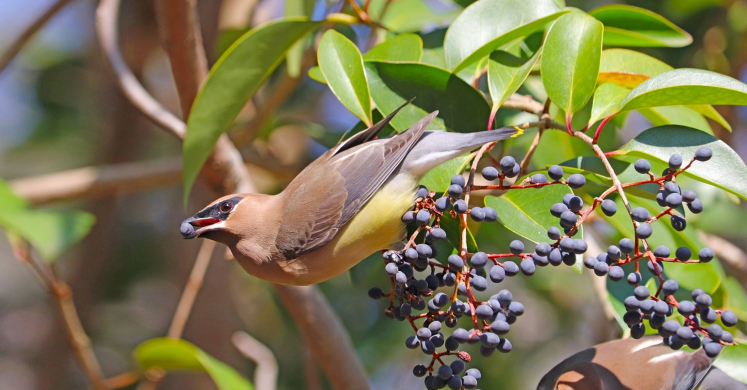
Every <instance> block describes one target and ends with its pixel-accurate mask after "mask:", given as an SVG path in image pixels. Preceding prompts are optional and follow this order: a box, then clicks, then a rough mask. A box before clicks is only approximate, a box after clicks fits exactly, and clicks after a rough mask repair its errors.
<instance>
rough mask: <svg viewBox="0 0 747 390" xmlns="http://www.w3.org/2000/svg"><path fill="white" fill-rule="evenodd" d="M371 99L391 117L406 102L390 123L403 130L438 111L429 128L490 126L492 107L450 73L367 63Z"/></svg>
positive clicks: (469, 129)
mask: <svg viewBox="0 0 747 390" xmlns="http://www.w3.org/2000/svg"><path fill="white" fill-rule="evenodd" d="M365 67H366V74H367V76H368V82H369V87H370V88H371V96H372V97H373V100H374V102H376V106H377V107H378V108H379V110H380V111H381V112H382V113H385V114H389V113H391V112H393V111H394V110H395V109H397V108H398V107H399V106H401V105H402V104H404V103H405V102H406V101H407V100H409V99H411V98H415V100H414V101H413V102H412V103H411V104H409V105H407V106H406V107H404V108H403V109H402V111H400V112H399V113H398V114H397V115H396V116H395V117H394V118H393V119H392V121H391V124H392V126H393V127H394V128H395V129H397V130H398V131H404V130H406V129H407V128H408V127H410V126H411V125H412V124H414V123H415V122H417V121H418V120H420V119H422V118H423V117H424V116H426V115H428V114H429V113H431V112H433V111H436V110H439V114H438V116H437V117H436V119H435V120H434V121H433V123H431V126H429V128H430V129H448V130H451V131H457V132H473V131H475V130H481V129H484V128H486V127H487V124H488V118H489V117H490V106H489V105H488V102H487V101H486V100H485V97H484V96H483V95H482V94H481V93H480V92H478V91H477V90H475V89H474V88H472V86H470V85H469V84H467V83H465V82H464V81H463V80H462V79H460V78H459V77H457V76H455V75H453V74H451V73H450V72H448V71H446V70H444V69H441V68H437V67H434V66H430V65H426V64H420V63H393V62H375V61H367V62H366V63H365Z"/></svg>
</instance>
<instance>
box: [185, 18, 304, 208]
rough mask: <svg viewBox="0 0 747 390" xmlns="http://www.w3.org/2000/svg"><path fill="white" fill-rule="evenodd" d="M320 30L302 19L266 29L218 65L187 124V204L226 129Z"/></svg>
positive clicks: (248, 37)
mask: <svg viewBox="0 0 747 390" xmlns="http://www.w3.org/2000/svg"><path fill="white" fill-rule="evenodd" d="M318 25H319V22H310V21H308V20H306V19H303V18H296V19H283V20H280V21H277V22H271V23H268V24H265V25H263V26H261V27H257V28H255V29H253V30H251V31H249V32H248V33H246V34H244V35H243V36H242V37H241V38H239V39H238V40H237V41H236V42H234V44H233V45H231V47H230V48H229V49H228V50H226V52H225V53H224V54H223V56H221V58H220V59H218V62H217V63H216V64H215V65H214V66H213V68H212V69H211V70H210V74H209V75H208V78H207V80H206V81H205V85H204V86H203V87H202V89H201V90H200V93H199V94H198V95H197V98H196V99H195V103H194V105H193V106H192V111H191V113H190V115H189V120H188V121H187V135H186V137H185V138H184V149H183V151H182V164H183V176H184V199H185V203H186V200H187V199H188V198H189V192H190V190H191V188H192V185H193V184H194V181H195V179H196V178H197V174H198V173H199V171H200V168H201V167H202V165H203V164H204V163H205V161H206V160H207V158H208V156H210V153H211V152H212V150H213V146H215V143H216V142H217V141H218V138H219V137H220V136H221V134H223V133H224V132H226V131H227V130H228V129H229V128H230V126H231V124H232V123H233V121H234V119H236V116H237V115H238V114H239V112H240V111H241V109H242V108H243V107H244V105H245V104H246V102H247V101H248V100H249V99H250V98H251V97H252V95H254V93H255V92H256V91H257V89H259V87H260V86H261V85H262V83H263V82H264V81H265V79H266V78H267V77H268V76H269V75H270V74H271V73H272V71H273V70H274V69H275V68H276V67H277V66H278V64H280V62H281V61H282V60H283V57H284V56H285V53H286V52H287V51H288V49H290V47H291V46H292V45H293V44H294V43H296V42H297V41H298V40H299V39H300V38H301V37H303V36H304V35H305V34H306V33H308V32H309V31H311V29H313V28H314V27H316V26H318Z"/></svg>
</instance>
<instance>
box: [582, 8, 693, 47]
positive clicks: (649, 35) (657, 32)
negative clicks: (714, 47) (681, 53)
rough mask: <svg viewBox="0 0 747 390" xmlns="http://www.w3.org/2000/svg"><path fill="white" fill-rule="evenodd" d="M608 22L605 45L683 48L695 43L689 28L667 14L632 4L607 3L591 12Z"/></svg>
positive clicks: (603, 21) (606, 23) (605, 28)
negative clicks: (680, 26)
mask: <svg viewBox="0 0 747 390" xmlns="http://www.w3.org/2000/svg"><path fill="white" fill-rule="evenodd" d="M589 15H591V16H593V17H595V18H597V19H599V21H601V22H602V23H604V44H605V45H609V46H634V47H660V46H663V47H683V46H687V45H689V44H690V43H692V41H693V38H692V37H691V36H690V34H688V33H687V31H685V30H683V29H681V28H679V27H677V26H676V25H675V24H674V23H672V22H670V21H669V20H667V19H666V18H664V17H663V16H661V15H659V14H657V13H654V12H651V11H649V10H647V9H643V8H638V7H633V6H630V5H622V4H613V5H605V6H601V7H599V8H595V9H593V10H591V11H589Z"/></svg>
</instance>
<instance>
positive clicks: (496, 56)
mask: <svg viewBox="0 0 747 390" xmlns="http://www.w3.org/2000/svg"><path fill="white" fill-rule="evenodd" d="M540 38H541V37H540ZM539 43H541V39H540V41H539ZM528 49H529V50H527V51H529V53H527V52H526V51H524V50H521V47H520V46H519V45H516V46H515V47H514V50H507V51H503V50H496V51H494V52H493V53H491V54H490V60H489V61H488V89H489V90H490V97H491V99H492V100H493V111H496V110H498V107H500V106H501V105H502V104H503V103H504V102H505V101H506V100H508V98H509V97H511V95H512V94H513V93H514V92H516V91H517V90H518V89H519V87H521V84H523V83H524V80H526V78H527V76H529V72H531V71H532V68H533V67H534V65H535V64H536V63H537V60H538V59H539V57H540V53H541V52H542V46H539V45H537V46H536V47H534V48H528Z"/></svg>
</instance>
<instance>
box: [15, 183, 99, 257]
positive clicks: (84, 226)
mask: <svg viewBox="0 0 747 390" xmlns="http://www.w3.org/2000/svg"><path fill="white" fill-rule="evenodd" d="M94 222H95V218H94V216H93V214H90V213H86V212H83V211H49V210H34V209H30V208H28V204H27V203H26V201H25V200H23V199H22V198H20V197H18V196H17V195H15V194H14V193H13V192H12V191H11V189H10V186H8V184H7V183H6V182H4V181H2V180H0V227H2V228H3V229H5V230H7V231H8V232H9V233H11V234H14V235H17V236H19V237H21V238H23V239H24V240H26V241H28V242H29V243H30V244H31V245H32V246H33V247H34V248H35V249H36V251H37V252H38V253H39V255H40V256H41V258H42V259H44V260H45V261H48V262H52V261H54V260H56V259H57V258H58V257H60V256H61V255H62V254H63V253H64V252H65V251H66V250H67V249H68V248H69V247H70V246H72V245H73V244H75V243H77V242H78V241H80V240H81V239H82V238H83V237H85V236H86V235H87V234H88V232H89V231H90V230H91V227H92V226H93V224H94Z"/></svg>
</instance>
